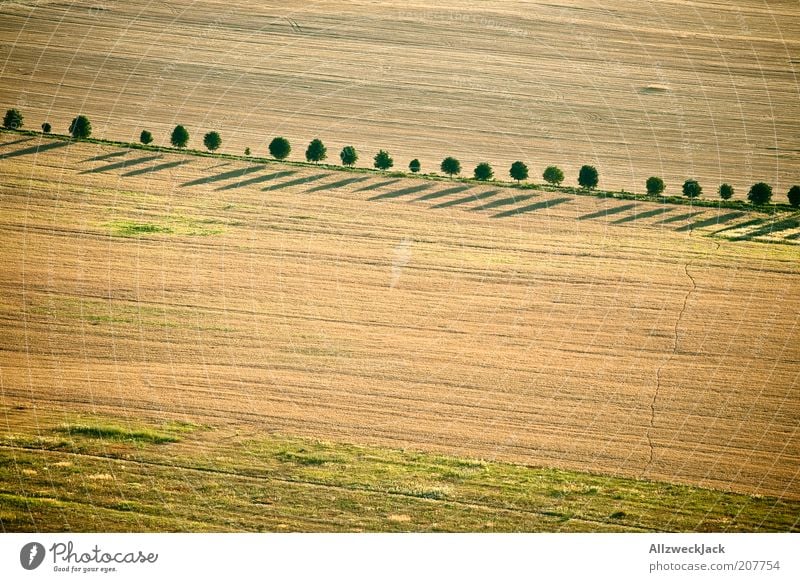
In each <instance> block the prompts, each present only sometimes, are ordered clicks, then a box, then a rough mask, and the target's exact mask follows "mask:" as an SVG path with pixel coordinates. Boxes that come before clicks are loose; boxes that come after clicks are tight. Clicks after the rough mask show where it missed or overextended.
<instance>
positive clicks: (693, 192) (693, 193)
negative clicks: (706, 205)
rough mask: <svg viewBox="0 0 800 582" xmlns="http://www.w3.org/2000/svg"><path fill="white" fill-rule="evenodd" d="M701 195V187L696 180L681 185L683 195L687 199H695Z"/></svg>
mask: <svg viewBox="0 0 800 582" xmlns="http://www.w3.org/2000/svg"><path fill="white" fill-rule="evenodd" d="M702 193H703V187H702V186H701V185H700V183H699V182H698V181H697V180H686V181H685V182H684V183H683V195H684V196H686V197H687V198H697V197H698V196H700V194H702Z"/></svg>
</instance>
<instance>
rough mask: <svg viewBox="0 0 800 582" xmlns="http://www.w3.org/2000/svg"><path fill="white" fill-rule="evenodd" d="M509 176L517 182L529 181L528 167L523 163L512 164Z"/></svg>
mask: <svg viewBox="0 0 800 582" xmlns="http://www.w3.org/2000/svg"><path fill="white" fill-rule="evenodd" d="M508 174H509V175H510V176H511V177H512V178H513V179H515V180H516V181H517V182H521V181H522V180H527V179H528V166H526V165H525V164H524V163H523V162H520V161H517V162H514V163H513V164H511V168H510V169H509V170H508Z"/></svg>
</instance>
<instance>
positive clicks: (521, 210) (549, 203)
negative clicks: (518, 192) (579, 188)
mask: <svg viewBox="0 0 800 582" xmlns="http://www.w3.org/2000/svg"><path fill="white" fill-rule="evenodd" d="M570 200H572V198H553V199H552V200H542V201H541V202H536V203H534V204H528V205H527V206H521V207H520V208H512V209H511V210H506V211H505V212H500V213H498V214H493V215H492V216H491V217H492V218H505V217H507V216H516V215H517V214H524V213H525V212H534V211H535V210H541V209H542V208H552V207H553V206H557V205H559V204H564V202H569V201H570Z"/></svg>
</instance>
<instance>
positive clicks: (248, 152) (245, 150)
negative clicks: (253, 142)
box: [244, 148, 250, 156]
mask: <svg viewBox="0 0 800 582" xmlns="http://www.w3.org/2000/svg"><path fill="white" fill-rule="evenodd" d="M244 155H246V156H249V155H250V148H244Z"/></svg>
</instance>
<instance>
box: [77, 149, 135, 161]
mask: <svg viewBox="0 0 800 582" xmlns="http://www.w3.org/2000/svg"><path fill="white" fill-rule="evenodd" d="M127 153H128V150H125V151H122V152H111V153H110V154H102V155H100V156H95V157H93V158H86V159H85V160H81V163H82V164H83V163H85V162H102V161H105V160H110V159H111V158H118V157H120V156H124V155H126V154H127Z"/></svg>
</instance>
